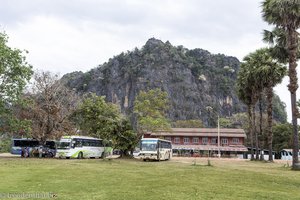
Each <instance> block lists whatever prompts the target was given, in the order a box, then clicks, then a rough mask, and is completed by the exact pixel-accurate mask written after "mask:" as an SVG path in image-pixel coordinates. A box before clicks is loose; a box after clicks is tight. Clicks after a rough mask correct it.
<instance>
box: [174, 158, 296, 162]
mask: <svg viewBox="0 0 300 200" xmlns="http://www.w3.org/2000/svg"><path fill="white" fill-rule="evenodd" d="M195 159H196V161H200V162H202V161H203V162H206V161H207V159H208V158H207V157H173V158H172V159H171V160H172V161H173V162H181V163H193V162H194V161H195ZM209 159H210V160H211V161H218V162H225V163H226V162H228V163H229V162H231V163H232V162H246V161H249V159H240V158H209ZM274 162H275V163H287V162H288V163H289V164H291V163H292V161H291V160H289V161H287V160H277V159H276V160H274Z"/></svg>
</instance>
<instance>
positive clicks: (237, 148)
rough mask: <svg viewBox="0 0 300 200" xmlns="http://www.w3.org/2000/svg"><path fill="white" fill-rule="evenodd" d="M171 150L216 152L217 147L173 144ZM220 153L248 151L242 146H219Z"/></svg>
mask: <svg viewBox="0 0 300 200" xmlns="http://www.w3.org/2000/svg"><path fill="white" fill-rule="evenodd" d="M172 148H173V149H187V150H188V149H193V150H205V151H218V146H216V145H179V144H173V145H172ZM220 151H243V152H246V151H248V149H247V147H245V146H244V145H238V146H220Z"/></svg>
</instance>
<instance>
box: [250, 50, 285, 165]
mask: <svg viewBox="0 0 300 200" xmlns="http://www.w3.org/2000/svg"><path fill="white" fill-rule="evenodd" d="M246 60H247V62H248V63H249V64H250V65H251V66H254V68H253V69H254V70H253V71H252V72H251V73H253V75H254V76H255V77H257V78H256V79H255V80H256V81H255V85H257V86H259V87H258V88H259V89H260V91H262V90H263V89H265V92H266V96H267V105H268V106H267V115H268V149H269V161H273V156H272V141H273V133H272V126H273V124H272V123H273V87H275V86H276V85H277V84H279V83H281V81H282V79H283V77H284V76H285V75H286V68H285V67H284V66H283V65H282V64H280V63H279V62H278V61H277V60H275V59H274V58H273V57H272V56H271V49H269V48H262V49H258V50H256V51H255V52H253V53H250V54H249V55H248V56H247V57H246ZM257 139H258V138H257ZM257 143H258V140H257Z"/></svg>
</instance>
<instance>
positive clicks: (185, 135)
mask: <svg viewBox="0 0 300 200" xmlns="http://www.w3.org/2000/svg"><path fill="white" fill-rule="evenodd" d="M144 137H159V138H163V139H166V140H170V141H172V146H173V153H174V154H175V155H176V154H177V155H179V156H208V155H209V156H217V155H218V151H220V153H221V156H222V157H239V158H243V157H244V155H245V153H246V152H247V151H248V149H247V148H246V147H245V146H244V143H245V139H246V134H245V131H244V130H243V129H229V128H226V129H223V128H222V129H220V136H219V138H220V146H219V147H218V129H216V128H172V129H171V131H157V132H153V133H146V134H145V135H144Z"/></svg>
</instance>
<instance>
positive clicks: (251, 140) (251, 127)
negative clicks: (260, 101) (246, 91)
mask: <svg viewBox="0 0 300 200" xmlns="http://www.w3.org/2000/svg"><path fill="white" fill-rule="evenodd" d="M252 107H253V105H252V104H251V105H249V107H248V115H249V132H250V145H251V150H250V151H251V160H254V151H253V119H252Z"/></svg>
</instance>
